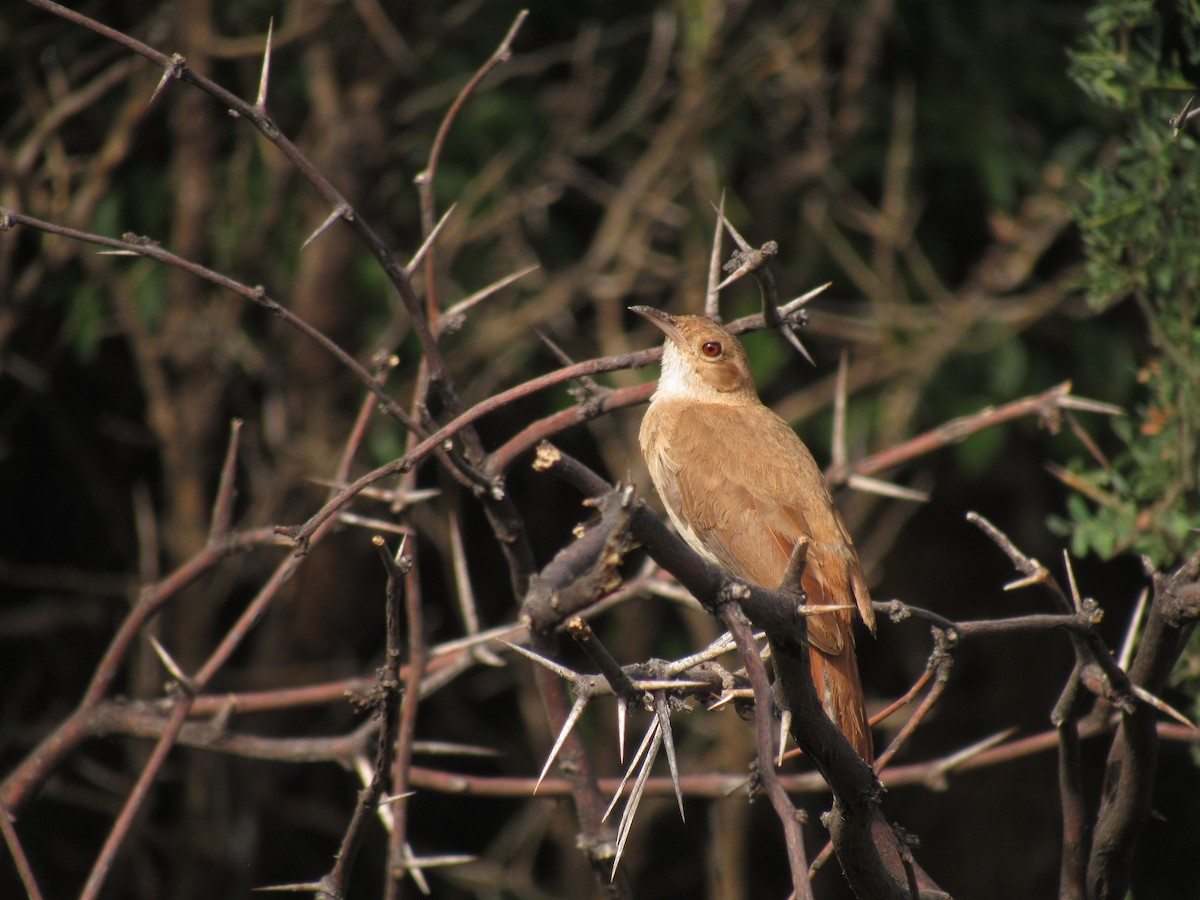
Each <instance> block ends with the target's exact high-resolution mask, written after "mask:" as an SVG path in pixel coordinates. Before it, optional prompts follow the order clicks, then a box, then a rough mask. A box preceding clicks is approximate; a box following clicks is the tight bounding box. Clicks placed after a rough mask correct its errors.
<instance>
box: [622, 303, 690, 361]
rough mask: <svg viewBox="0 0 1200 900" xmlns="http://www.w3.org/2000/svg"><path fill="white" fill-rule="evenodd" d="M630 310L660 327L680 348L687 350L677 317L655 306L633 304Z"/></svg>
mask: <svg viewBox="0 0 1200 900" xmlns="http://www.w3.org/2000/svg"><path fill="white" fill-rule="evenodd" d="M629 311H630V312H635V313H637V314H638V315H639V316H641V317H642V318H643V319H646V320H647V321H649V322H651V323H652V324H653V325H654V326H655V327H656V328H658V329H660V330H661V331H662V333H663V334H665V335H666V336H667V337H669V338H670V339H671V340H673V341H674V342H675V343H676V344H677V345H678V346H679V349H680V350H687V348H688V345H687V341H685V340H684V339H683V335H682V334H680V332H679V329H678V328H676V327H675V317H674V316H673V315H671V314H670V313H665V312H663V311H662V310H661V309H655V308H654V307H653V306H631V307H629Z"/></svg>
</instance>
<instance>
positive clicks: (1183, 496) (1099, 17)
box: [1052, 0, 1200, 568]
mask: <svg viewBox="0 0 1200 900" xmlns="http://www.w3.org/2000/svg"><path fill="white" fill-rule="evenodd" d="M1164 15H1170V16H1171V18H1169V19H1164V18H1163V16H1164ZM1088 22H1089V28H1088V31H1087V33H1086V34H1085V35H1084V37H1083V38H1082V41H1081V43H1080V45H1079V48H1078V49H1077V50H1076V51H1075V52H1073V53H1072V54H1071V75H1072V77H1073V78H1074V79H1075V81H1076V82H1077V83H1078V84H1079V85H1080V86H1081V87H1082V88H1083V90H1084V91H1085V92H1086V93H1087V94H1088V96H1089V97H1091V98H1092V99H1093V100H1094V101H1095V102H1096V103H1097V104H1099V105H1100V106H1102V107H1104V108H1106V109H1109V110H1111V111H1113V112H1114V113H1115V118H1114V124H1113V127H1112V134H1113V140H1112V143H1111V144H1110V146H1109V148H1108V149H1107V150H1106V151H1105V152H1103V153H1102V154H1101V156H1100V160H1099V162H1098V164H1097V165H1096V166H1095V168H1094V169H1093V170H1092V171H1090V172H1088V173H1086V174H1084V175H1083V177H1082V181H1083V184H1084V185H1085V186H1086V187H1087V188H1088V198H1087V200H1086V201H1085V202H1084V203H1083V204H1082V205H1081V206H1080V208H1079V209H1078V210H1077V216H1076V218H1077V221H1078V223H1079V226H1080V229H1081V231H1082V236H1083V240H1084V245H1085V248H1086V251H1087V275H1088V278H1087V285H1086V294H1087V299H1088V302H1089V303H1090V304H1091V305H1092V307H1093V308H1094V309H1097V310H1103V309H1107V308H1109V307H1111V306H1113V305H1115V304H1117V303H1121V302H1129V301H1132V302H1134V303H1136V305H1137V307H1138V309H1139V311H1140V312H1141V314H1142V316H1143V317H1144V319H1145V322H1146V326H1147V334H1148V335H1149V339H1150V345H1151V346H1150V348H1149V351H1148V355H1147V358H1145V359H1144V360H1143V361H1142V363H1141V367H1140V369H1138V372H1137V380H1138V382H1139V383H1140V391H1139V397H1138V402H1137V403H1136V404H1135V406H1134V409H1133V410H1131V417H1130V418H1129V419H1127V420H1122V421H1118V422H1116V423H1115V425H1114V428H1115V431H1116V433H1117V436H1118V437H1119V439H1120V441H1121V444H1122V450H1121V452H1120V453H1119V454H1118V455H1117V456H1116V458H1114V459H1113V460H1112V462H1111V465H1107V466H1098V465H1097V464H1096V463H1095V462H1094V461H1088V462H1086V463H1085V462H1084V461H1082V460H1080V461H1077V462H1076V463H1075V464H1074V465H1073V466H1072V467H1071V477H1072V480H1073V483H1074V484H1075V486H1076V487H1077V488H1078V490H1079V493H1078V494H1076V495H1075V496H1073V497H1072V498H1071V499H1070V502H1069V503H1068V505H1067V507H1068V508H1067V513H1068V516H1067V518H1065V519H1059V520H1057V521H1056V522H1054V523H1052V524H1054V525H1055V526H1056V527H1057V528H1058V529H1059V530H1060V531H1061V532H1062V533H1069V534H1070V536H1071V540H1072V550H1073V551H1074V552H1075V553H1077V554H1084V553H1087V552H1089V551H1091V552H1095V553H1097V554H1099V555H1101V556H1105V557H1108V556H1112V555H1115V554H1118V553H1123V552H1128V551H1131V550H1132V551H1134V552H1137V553H1140V554H1144V555H1146V556H1147V557H1149V558H1150V560H1151V561H1152V562H1153V563H1154V564H1155V565H1156V566H1158V567H1160V568H1169V567H1172V566H1173V565H1176V564H1177V563H1178V562H1179V560H1180V559H1181V557H1182V556H1183V555H1184V554H1186V553H1187V552H1188V551H1189V550H1190V549H1191V548H1192V547H1193V546H1194V545H1195V542H1196V536H1195V532H1194V529H1196V528H1197V527H1198V526H1200V493H1198V490H1197V470H1198V469H1200V449H1198V444H1200V442H1198V435H1200V327H1198V326H1197V310H1196V303H1197V299H1198V297H1200V248H1198V246H1197V235H1200V192H1198V191H1197V186H1198V185H1200V148H1198V147H1197V141H1196V139H1195V136H1194V128H1193V130H1192V132H1191V133H1189V131H1188V129H1186V128H1185V129H1184V131H1183V132H1182V133H1181V134H1180V135H1179V136H1178V137H1174V136H1173V135H1172V129H1171V127H1170V125H1169V124H1168V120H1169V118H1170V117H1171V115H1172V114H1174V113H1177V112H1178V111H1179V110H1180V109H1182V107H1183V105H1184V103H1185V102H1186V101H1187V99H1188V96H1190V92H1191V88H1190V87H1189V78H1188V77H1186V76H1185V75H1184V74H1183V73H1184V72H1188V73H1190V74H1191V75H1193V76H1194V74H1195V72H1196V71H1197V67H1198V66H1200V7H1197V5H1196V4H1195V3H1178V4H1165V5H1164V4H1154V3H1151V2H1149V0H1135V2H1131V0H1108V2H1102V3H1100V4H1099V5H1098V6H1097V7H1096V8H1095V9H1094V10H1093V12H1092V13H1091V14H1090V15H1089V17H1088Z"/></svg>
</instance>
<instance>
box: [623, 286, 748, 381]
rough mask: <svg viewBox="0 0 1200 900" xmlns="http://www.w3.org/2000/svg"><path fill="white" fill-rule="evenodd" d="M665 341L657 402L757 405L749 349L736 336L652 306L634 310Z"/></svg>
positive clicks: (711, 324)
mask: <svg viewBox="0 0 1200 900" xmlns="http://www.w3.org/2000/svg"><path fill="white" fill-rule="evenodd" d="M630 309H631V310H633V312H635V313H637V314H638V315H639V316H642V317H643V318H645V319H648V320H650V321H651V322H653V323H654V325H655V326H657V327H658V328H659V329H660V330H661V331H662V332H663V333H664V334H665V335H666V336H667V340H666V342H665V343H664V344H663V357H662V375H661V377H660V378H659V379H658V391H657V394H656V396H680V397H684V396H686V397H691V398H693V399H696V400H701V401H703V400H709V401H713V400H718V401H722V402H730V401H736V400H740V399H743V398H745V397H746V396H747V395H748V396H749V397H752V398H755V399H757V397H758V394H757V393H756V392H755V390H754V375H753V374H752V373H751V371H750V360H749V358H748V357H747V356H746V348H745V347H743V346H742V342H741V341H739V340H738V339H737V337H736V336H735V335H734V333H733V332H732V331H730V330H729V329H728V328H726V327H725V326H724V325H719V324H717V323H716V322H714V321H713V320H712V319H707V318H705V317H703V316H673V315H671V314H670V313H665V312H663V311H662V310H660V309H655V308H654V307H652V306H631V307H630Z"/></svg>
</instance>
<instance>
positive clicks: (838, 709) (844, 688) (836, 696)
mask: <svg viewBox="0 0 1200 900" xmlns="http://www.w3.org/2000/svg"><path fill="white" fill-rule="evenodd" d="M846 637H847V640H845V641H843V643H842V647H841V651H840V652H838V653H824V652H822V651H821V650H820V649H818V648H817V647H814V646H811V645H810V648H809V655H808V659H809V665H810V667H811V668H812V680H813V687H815V688H816V689H817V697H819V698H820V700H821V705H822V706H823V707H824V709H825V713H826V715H828V716H829V718H831V719H832V720H833V722H834V724H835V725H837V727H838V730H839V731H841V732H842V734H843V735H844V736H845V738H846V740H847V741H849V742H850V746H852V747H853V748H854V750H855V752H856V753H858V755H859V756H860V757H862V759H863V761H864V762H867V763H870V762H871V761H872V760H873V759H874V748H873V746H872V742H871V726H870V724H869V723H868V721H867V706H866V702H865V701H864V700H863V689H862V680H861V679H860V678H859V675H858V660H857V659H856V658H855V654H854V637H853V634H852V633H848V634H847V635H846Z"/></svg>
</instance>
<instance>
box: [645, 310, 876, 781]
mask: <svg viewBox="0 0 1200 900" xmlns="http://www.w3.org/2000/svg"><path fill="white" fill-rule="evenodd" d="M630 309H631V310H632V311H633V312H635V313H637V314H638V315H641V316H643V317H644V318H646V319H648V320H649V321H650V322H652V323H653V324H654V325H655V326H657V327H658V328H659V329H661V330H662V331H663V332H664V333H665V335H666V340H665V341H664V343H663V354H662V363H661V375H660V377H659V380H658V386H657V387H656V389H655V391H654V394H653V396H652V397H651V399H650V405H649V407H648V408H647V410H646V412H645V414H644V416H643V418H642V424H641V429H640V431H639V433H638V441H639V443H640V445H641V450H642V455H643V456H644V457H645V460H646V465H647V467H648V469H649V471H650V478H651V480H652V481H653V483H654V487H655V489H656V490H657V492H658V494H659V496H660V497H661V498H662V501H663V505H664V506H665V507H666V510H667V514H668V515H669V516H670V519H671V521H672V522H673V523H674V525H675V529H676V531H678V533H679V535H680V536H681V537H682V538H683V539H684V540H685V541H686V542H687V543H688V545H690V546H691V548H692V549H693V550H695V551H696V552H697V553H698V554H700V555H701V556H702V557H704V558H705V559H707V560H708V561H709V562H711V563H714V564H715V565H717V566H719V567H721V568H723V569H725V570H726V571H727V572H729V573H730V574H731V575H733V576H734V577H735V578H738V579H741V580H744V581H747V582H750V583H752V584H755V585H759V586H761V587H765V588H768V589H777V588H779V587H780V586H781V585H782V583H783V580H784V576H785V573H786V571H787V567H788V561H789V559H790V558H791V555H792V552H793V549H794V548H795V546H796V544H797V543H798V542H799V541H801V540H807V541H808V556H807V564H806V566H805V569H804V572H803V575H802V576H801V587H802V588H803V590H804V592H805V593H806V594H807V595H808V603H810V604H813V605H821V606H841V607H843V608H841V609H837V610H832V611H828V612H822V613H816V614H810V615H808V616H807V617H806V619H807V627H808V641H809V664H810V667H811V671H812V680H813V685H814V686H815V688H816V690H817V695H818V697H819V698H820V700H821V704H822V707H823V708H824V710H825V712H826V714H827V715H828V716H829V718H830V719H832V720H833V721H834V723H835V724H836V725H837V726H838V728H839V729H840V730H841V732H842V734H843V735H844V736H845V738H846V739H847V741H849V743H850V745H851V746H852V747H853V748H854V750H855V752H856V753H858V755H859V757H861V758H862V759H863V760H864V761H865V762H867V763H870V762H871V761H872V753H873V750H872V741H871V729H870V725H869V723H868V720H867V713H866V707H865V704H864V701H863V688H862V681H861V678H860V675H859V671H858V661H857V657H856V654H855V648H854V613H855V611H857V613H858V615H859V617H861V619H862V620H863V622H865V623H866V625H867V627H868V629H869V630H870V632H871V634H872V635H873V634H874V633H875V613H874V610H873V609H872V607H871V596H870V593H869V592H868V590H867V584H866V579H865V578H864V576H863V570H862V565H861V564H860V562H859V558H858V552H857V551H856V550H855V548H854V543H853V541H852V540H851V539H850V534H849V532H848V531H847V529H846V524H845V522H844V521H843V519H842V516H841V514H840V513H839V512H838V509H837V506H835V505H834V502H833V498H832V497H831V496H830V494H829V489H828V488H827V487H826V485H825V480H824V477H823V476H822V474H821V470H820V469H819V468H818V466H817V463H816V460H814V459H813V455H812V453H811V452H810V451H809V449H808V447H807V446H805V444H804V442H803V441H801V440H800V438H799V437H798V436H797V435H796V432H795V431H793V430H792V428H791V426H790V425H788V423H787V422H785V421H784V420H783V419H781V418H780V417H779V416H778V415H776V414H775V412H773V411H772V410H771V409H770V408H768V407H767V406H765V405H764V404H763V402H762V400H761V399H759V396H758V391H757V389H756V388H755V384H754V375H753V373H752V371H751V369H750V360H749V357H748V356H747V354H746V350H745V348H744V347H743V346H742V343H741V341H739V340H738V339H737V337H736V336H735V335H734V334H733V332H731V331H730V330H729V329H727V328H725V327H724V326H723V325H720V324H718V323H717V322H715V321H713V320H711V319H708V318H705V317H702V316H690V315H671V314H669V313H666V312H663V311H661V310H658V309H655V308H653V307H649V306H633V307H630ZM772 652H773V653H778V652H779V648H778V647H773V648H772Z"/></svg>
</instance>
